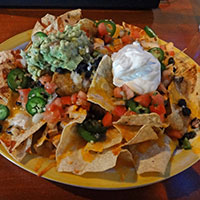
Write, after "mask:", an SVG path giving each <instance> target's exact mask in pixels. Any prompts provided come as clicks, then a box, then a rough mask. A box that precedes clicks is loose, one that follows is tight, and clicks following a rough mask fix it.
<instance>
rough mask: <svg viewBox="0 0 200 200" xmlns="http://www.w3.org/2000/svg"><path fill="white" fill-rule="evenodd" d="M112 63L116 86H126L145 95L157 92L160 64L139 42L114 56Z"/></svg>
mask: <svg viewBox="0 0 200 200" xmlns="http://www.w3.org/2000/svg"><path fill="white" fill-rule="evenodd" d="M163 57H164V55H163ZM112 61H113V68H112V71H113V84H114V85H115V86H118V87H121V86H122V85H124V84H126V85H127V86H128V87H129V88H131V89H132V90H133V91H134V92H137V93H139V94H144V93H148V92H152V91H154V90H156V89H157V87H158V85H159V84H160V79H161V78H160V74H161V73H160V69H161V67H160V63H159V62H158V60H157V59H156V58H154V56H152V55H151V54H150V53H148V52H146V51H144V50H143V49H142V47H141V46H140V44H139V43H138V42H134V43H133V44H129V45H126V46H125V47H123V48H122V49H120V50H119V51H118V52H117V53H114V54H112Z"/></svg>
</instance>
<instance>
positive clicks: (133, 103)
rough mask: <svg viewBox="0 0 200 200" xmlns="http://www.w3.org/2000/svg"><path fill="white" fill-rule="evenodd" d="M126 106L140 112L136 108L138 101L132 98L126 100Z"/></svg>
mask: <svg viewBox="0 0 200 200" xmlns="http://www.w3.org/2000/svg"><path fill="white" fill-rule="evenodd" d="M126 106H127V107H128V108H130V109H131V110H132V111H134V112H136V113H138V114H139V112H138V111H137V110H136V108H137V103H136V102H135V101H133V100H132V99H130V100H128V101H126Z"/></svg>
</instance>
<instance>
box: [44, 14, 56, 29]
mask: <svg viewBox="0 0 200 200" xmlns="http://www.w3.org/2000/svg"><path fill="white" fill-rule="evenodd" d="M55 20H56V17H55V16H54V15H51V14H48V13H47V14H46V15H45V16H44V17H42V18H41V22H42V24H43V25H45V26H49V25H50V24H52V23H53V22H54V21H55Z"/></svg>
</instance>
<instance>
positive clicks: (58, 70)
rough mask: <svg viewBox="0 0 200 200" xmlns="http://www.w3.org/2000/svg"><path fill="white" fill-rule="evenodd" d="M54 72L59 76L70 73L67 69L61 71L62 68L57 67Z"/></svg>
mask: <svg viewBox="0 0 200 200" xmlns="http://www.w3.org/2000/svg"><path fill="white" fill-rule="evenodd" d="M56 72H58V73H59V74H66V73H69V72H70V71H69V70H68V69H63V68H62V67H58V68H56Z"/></svg>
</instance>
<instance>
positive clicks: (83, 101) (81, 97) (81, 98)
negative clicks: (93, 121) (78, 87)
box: [76, 91, 90, 110]
mask: <svg viewBox="0 0 200 200" xmlns="http://www.w3.org/2000/svg"><path fill="white" fill-rule="evenodd" d="M76 104H77V105H79V106H81V107H82V108H84V109H86V110H89V109H90V102H88V101H87V94H86V93H85V92H83V91H79V92H78V94H77V100H76Z"/></svg>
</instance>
